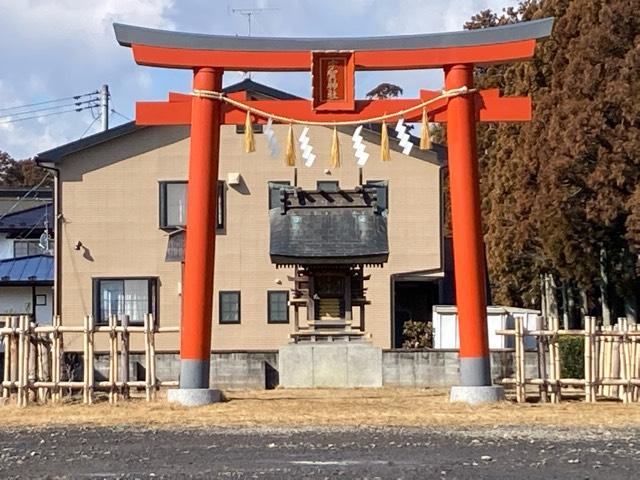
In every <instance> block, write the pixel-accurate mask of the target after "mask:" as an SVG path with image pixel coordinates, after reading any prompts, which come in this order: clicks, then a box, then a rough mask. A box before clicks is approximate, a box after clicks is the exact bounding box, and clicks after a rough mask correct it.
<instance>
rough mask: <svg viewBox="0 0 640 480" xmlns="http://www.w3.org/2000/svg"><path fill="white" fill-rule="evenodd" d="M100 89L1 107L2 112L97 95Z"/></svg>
mask: <svg viewBox="0 0 640 480" xmlns="http://www.w3.org/2000/svg"><path fill="white" fill-rule="evenodd" d="M97 94H98V91H94V92H89V93H82V94H80V95H73V96H71V97H63V98H57V99H55V100H45V101H43V102H36V103H27V104H24V105H16V106H13V107H2V108H0V112H3V111H5V110H19V109H23V108H29V107H37V106H39V105H46V104H48V103H57V102H62V101H65V100H79V99H81V98H82V97H88V96H90V95H97Z"/></svg>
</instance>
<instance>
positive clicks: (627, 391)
mask: <svg viewBox="0 0 640 480" xmlns="http://www.w3.org/2000/svg"><path fill="white" fill-rule="evenodd" d="M621 320H622V324H623V326H624V328H623V333H624V336H623V337H622V357H623V358H622V360H623V362H622V363H623V364H624V377H623V378H624V380H626V382H627V383H626V385H625V386H624V387H623V391H624V400H623V401H624V402H625V403H631V395H632V391H631V377H632V375H631V348H630V347H631V345H630V343H629V335H628V334H629V322H628V321H627V319H626V318H623V319H621Z"/></svg>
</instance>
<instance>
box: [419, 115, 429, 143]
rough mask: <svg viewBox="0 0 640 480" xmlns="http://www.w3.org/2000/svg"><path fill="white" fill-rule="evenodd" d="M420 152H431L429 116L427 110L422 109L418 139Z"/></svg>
mask: <svg viewBox="0 0 640 480" xmlns="http://www.w3.org/2000/svg"><path fill="white" fill-rule="evenodd" d="M420 150H431V133H430V132H429V116H428V115H427V109H426V108H423V109H422V136H421V137H420Z"/></svg>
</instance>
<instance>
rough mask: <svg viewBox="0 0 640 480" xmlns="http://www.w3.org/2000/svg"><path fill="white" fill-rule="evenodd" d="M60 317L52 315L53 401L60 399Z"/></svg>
mask: <svg viewBox="0 0 640 480" xmlns="http://www.w3.org/2000/svg"><path fill="white" fill-rule="evenodd" d="M61 323H62V322H61V319H60V316H59V315H56V316H54V317H53V324H54V331H53V337H52V338H53V348H52V357H51V363H52V368H51V370H52V377H53V384H54V387H53V393H54V402H60V400H62V392H61V391H60V376H61V373H62V357H61V355H62V353H61V352H60V350H61V348H60V347H61V338H60V331H59V330H58V329H59V328H60V325H61Z"/></svg>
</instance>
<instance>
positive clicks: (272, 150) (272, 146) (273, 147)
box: [264, 117, 280, 157]
mask: <svg viewBox="0 0 640 480" xmlns="http://www.w3.org/2000/svg"><path fill="white" fill-rule="evenodd" d="M264 135H265V137H267V147H268V148H269V154H270V155H271V156H272V157H277V156H278V155H280V147H279V146H278V141H277V140H276V132H274V131H273V119H272V118H271V117H269V119H268V120H267V124H266V125H265V127H264Z"/></svg>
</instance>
